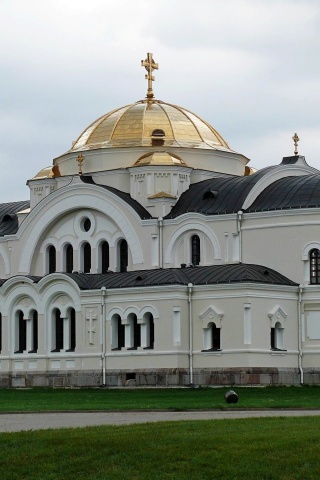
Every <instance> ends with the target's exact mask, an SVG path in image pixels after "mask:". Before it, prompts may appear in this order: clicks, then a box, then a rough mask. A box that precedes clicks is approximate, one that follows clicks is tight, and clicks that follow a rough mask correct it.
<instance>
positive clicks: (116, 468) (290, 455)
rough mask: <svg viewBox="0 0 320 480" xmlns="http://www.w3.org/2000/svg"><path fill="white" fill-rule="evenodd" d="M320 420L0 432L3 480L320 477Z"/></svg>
mask: <svg viewBox="0 0 320 480" xmlns="http://www.w3.org/2000/svg"><path fill="white" fill-rule="evenodd" d="M319 449H320V418H318V417H304V418H264V419H263V418H261V419H241V420H213V421H197V422H166V423H165V422H163V423H157V424H151V423H150V424H144V425H130V426H127V425H126V426H116V427H112V426H106V427H94V428H81V429H80V428H79V429H70V430H68V429H63V430H45V431H33V432H19V433H2V434H0V452H1V455H0V477H1V480H24V479H32V480H46V479H50V480H58V479H59V480H75V479H77V480H78V479H85V480H104V479H105V480H113V479H117V480H126V479H127V480H145V479H148V480H158V479H171V480H175V479H176V480H184V479H186V480H193V479H195V480H205V479H208V480H209V479H210V480H215V479H219V480H240V479H241V480H242V479H243V480H251V479H252V480H312V479H315V480H318V479H319V478H320V457H319Z"/></svg>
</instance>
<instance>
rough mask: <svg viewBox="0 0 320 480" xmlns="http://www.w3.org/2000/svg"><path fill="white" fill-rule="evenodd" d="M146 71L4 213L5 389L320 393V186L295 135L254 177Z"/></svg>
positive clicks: (0, 288)
mask: <svg viewBox="0 0 320 480" xmlns="http://www.w3.org/2000/svg"><path fill="white" fill-rule="evenodd" d="M141 65H142V67H144V68H145V70H146V72H147V73H146V75H145V76H146V80H147V84H148V89H147V95H146V98H144V99H143V100H140V101H137V102H135V103H132V104H130V105H126V106H124V107H120V108H116V109H115V110H113V111H111V112H109V113H106V114H105V115H103V116H102V117H100V118H98V119H97V120H95V121H94V122H93V123H92V124H91V125H89V126H88V127H87V128H85V129H84V130H83V132H82V133H81V134H80V135H79V137H78V138H77V140H76V141H74V142H72V146H71V148H70V149H69V150H68V151H67V152H66V153H64V154H62V155H60V156H59V157H57V158H55V159H54V160H53V162H52V164H51V165H50V166H49V167H46V168H43V169H42V170H41V171H40V172H39V173H37V174H36V175H35V176H33V177H32V178H31V179H30V180H28V182H27V185H28V187H29V189H30V199H29V200H26V201H17V202H13V203H3V204H0V387H2V388H7V387H11V388H12V387H36V386H38V387H39V386H44V387H99V386H106V387H117V386H118V387H119V386H120V387H121V386H172V387H173V386H197V385H203V386H206V385H207V386H208V385H278V384H286V385H299V384H303V383H305V384H319V383H320V172H319V171H318V170H317V169H315V168H313V167H312V166H309V165H308V164H307V162H306V160H305V158H304V157H303V156H301V155H299V153H298V141H299V138H298V135H297V134H295V135H294V136H293V141H294V143H293V148H292V150H293V152H292V153H291V152H280V153H279V163H278V164H276V165H271V166H267V167H266V168H263V169H261V170H259V171H255V170H254V169H253V168H251V167H249V166H248V162H249V159H248V158H246V157H245V156H244V155H242V154H241V153H239V152H237V151H235V150H233V149H232V148H231V147H230V146H229V144H228V143H227V141H226V140H225V139H224V138H223V137H222V136H221V135H220V133H218V132H217V131H216V130H215V129H214V128H213V127H212V126H211V125H209V124H208V123H207V122H206V121H205V120H203V119H201V118H200V117H199V116H198V115H197V114H195V113H192V112H190V111H189V110H187V109H186V108H183V107H180V106H177V105H173V104H170V103H166V102H165V101H161V100H157V99H156V98H155V96H154V93H153V80H154V71H155V70H157V69H158V64H157V63H155V61H154V59H153V55H152V54H151V53H148V54H147V57H146V59H145V60H143V61H142V62H141ZM288 140H290V139H288ZM288 143H289V142H288ZM281 158H282V160H281ZM34 173H35V172H30V176H31V175H33V174H34Z"/></svg>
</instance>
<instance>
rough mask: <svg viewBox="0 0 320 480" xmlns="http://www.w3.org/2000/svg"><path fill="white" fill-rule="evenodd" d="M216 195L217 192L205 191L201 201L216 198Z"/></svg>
mask: <svg viewBox="0 0 320 480" xmlns="http://www.w3.org/2000/svg"><path fill="white" fill-rule="evenodd" d="M218 195H219V192H218V190H207V191H206V192H204V194H203V197H202V199H203V200H207V199H208V198H217V196H218Z"/></svg>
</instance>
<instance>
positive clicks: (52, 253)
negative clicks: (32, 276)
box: [48, 245, 57, 273]
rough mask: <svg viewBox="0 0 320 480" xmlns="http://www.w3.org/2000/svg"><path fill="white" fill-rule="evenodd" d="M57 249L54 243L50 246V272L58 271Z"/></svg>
mask: <svg viewBox="0 0 320 480" xmlns="http://www.w3.org/2000/svg"><path fill="white" fill-rule="evenodd" d="M56 256H57V254H56V249H55V247H54V246H53V245H50V246H49V247H48V273H54V272H55V271H56Z"/></svg>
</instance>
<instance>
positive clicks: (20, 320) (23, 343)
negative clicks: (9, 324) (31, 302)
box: [15, 310, 27, 353]
mask: <svg viewBox="0 0 320 480" xmlns="http://www.w3.org/2000/svg"><path fill="white" fill-rule="evenodd" d="M15 338H16V342H15V353H23V352H24V351H25V350H26V349H27V322H26V321H25V319H24V317H23V312H21V310H19V311H18V312H17V313H16V336H15Z"/></svg>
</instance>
